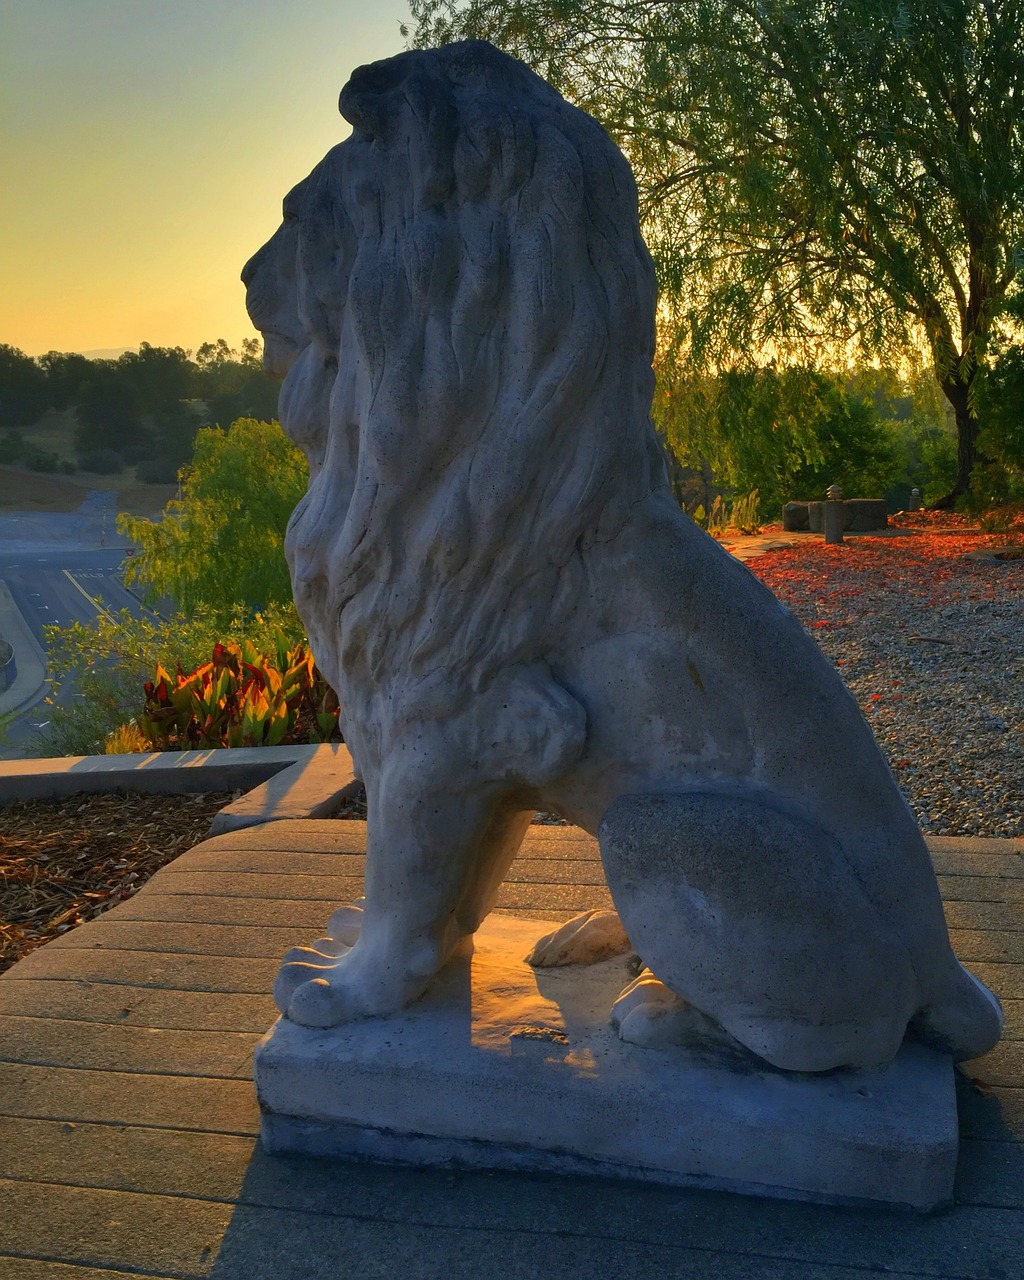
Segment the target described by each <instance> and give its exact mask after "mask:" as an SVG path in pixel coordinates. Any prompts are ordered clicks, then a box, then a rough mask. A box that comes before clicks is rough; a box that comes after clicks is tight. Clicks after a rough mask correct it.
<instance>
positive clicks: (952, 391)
mask: <svg viewBox="0 0 1024 1280" xmlns="http://www.w3.org/2000/svg"><path fill="white" fill-rule="evenodd" d="M410 7H411V11H412V14H413V17H414V19H415V24H416V25H415V31H414V33H413V42H414V43H415V44H417V45H432V44H439V43H445V42H447V41H449V40H453V39H461V38H465V37H471V36H481V37H485V38H488V39H490V40H492V41H494V43H496V44H498V45H499V46H500V47H503V48H505V49H506V50H508V51H509V52H511V53H514V54H516V55H518V56H520V57H522V58H524V59H525V60H526V61H527V62H529V63H530V64H531V65H532V66H534V67H535V68H536V69H537V70H538V71H539V72H540V73H541V74H542V75H544V76H545V77H546V78H547V79H549V80H550V81H551V82H552V83H554V84H555V85H556V86H557V87H558V88H559V89H561V90H562V91H563V92H564V93H566V95H567V96H568V97H569V98H570V99H571V100H573V101H575V102H577V103H578V104H579V105H580V106H582V107H584V108H585V109H586V110H588V111H590V112H591V113H592V114H593V115H595V116H596V117H597V118H598V119H599V120H601V121H602V122H603V123H604V124H605V126H606V127H607V128H608V130H609V131H610V133H611V134H612V136H613V137H614V138H615V139H616V140H617V141H618V142H619V143H620V145H621V146H622V147H623V149H624V150H625V152H626V154H627V155H628V156H629V159H630V161H631V162H632V164H633V167H634V171H635V172H636V175H637V180H638V185H639V190H640V199H641V213H642V217H643V220H644V230H645V234H646V236H647V239H648V242H649V244H650V245H651V248H652V252H653V253H654V255H655V259H656V261H657V263H658V268H659V278H660V281H661V286H662V290H663V301H664V305H665V309H666V318H667V320H668V322H669V324H670V327H671V331H672V333H673V335H674V337H675V338H676V340H677V345H678V347H679V349H681V350H683V351H685V352H686V354H687V356H688V357H691V358H692V357H694V356H697V357H700V356H706V357H710V358H712V359H714V360H716V361H718V362H719V363H722V362H728V361H730V360H735V359H736V358H737V357H740V358H742V357H743V356H744V355H745V354H746V353H748V352H750V351H758V352H761V351H764V350H765V349H767V350H768V351H769V352H775V353H776V354H778V355H780V356H784V357H787V358H789V357H791V356H792V355H793V354H794V353H797V354H798V356H799V358H803V359H807V358H808V357H809V356H814V355H815V354H817V355H818V356H820V355H821V353H822V352H825V353H832V354H833V355H834V354H835V353H836V352H837V351H842V352H845V351H848V350H849V349H850V347H851V346H855V347H859V348H861V349H862V350H863V351H865V352H869V353H880V352H881V353H888V354H890V355H891V354H892V352H893V351H894V350H899V351H901V352H903V353H906V352H913V351H915V350H917V349H919V348H920V346H921V344H922V343H923V344H924V346H925V348H926V349H927V352H928V354H929V356H930V360H931V363H932V365H933V367H934V369H935V371H936V375H937V378H938V381H939V385H940V386H941V388H942V391H943V393H944V395H945V396H946V397H947V399H948V400H949V402H950V404H951V405H952V407H953V410H954V412H955V414H956V422H957V429H958V436H959V452H958V469H957V475H956V480H955V483H954V485H953V489H952V491H951V493H950V494H949V495H947V498H948V499H949V500H952V499H953V498H954V497H955V496H957V495H958V494H960V493H962V492H964V491H966V490H967V488H968V487H969V483H970V476H971V471H972V468H973V465H974V462H975V459H976V456H977V437H978V430H979V421H978V418H977V414H976V411H977V404H976V399H977V397H976V376H977V372H978V369H979V367H980V364H981V360H982V358H983V355H984V352H985V349H986V345H987V343H988V340H989V337H990V333H991V328H992V322H993V317H994V315H995V312H996V310H997V308H998V307H999V304H1000V302H1001V300H1002V299H1003V298H1004V297H1006V296H1007V294H1008V293H1010V292H1012V291H1013V290H1014V289H1015V288H1016V287H1017V285H1018V283H1019V276H1020V271H1021V266H1022V243H1024V124H1022V113H1021V96H1022V92H1024V0H901V2H900V3H899V4H896V3H894V2H893V0H838V2H837V3H825V2H824V0H647V2H646V3H640V2H636V3H634V2H633V0H410Z"/></svg>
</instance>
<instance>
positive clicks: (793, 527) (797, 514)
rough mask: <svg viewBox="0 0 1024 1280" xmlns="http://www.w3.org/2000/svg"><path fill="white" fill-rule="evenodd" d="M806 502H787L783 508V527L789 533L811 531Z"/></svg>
mask: <svg viewBox="0 0 1024 1280" xmlns="http://www.w3.org/2000/svg"><path fill="white" fill-rule="evenodd" d="M808 506H809V504H808V503H806V502H787V503H786V505H785V506H784V507H783V508H782V527H783V529H785V531H786V532H787V533H806V532H807V531H808V530H809V529H810V527H811V526H810V518H809V513H808V510H807V508H808Z"/></svg>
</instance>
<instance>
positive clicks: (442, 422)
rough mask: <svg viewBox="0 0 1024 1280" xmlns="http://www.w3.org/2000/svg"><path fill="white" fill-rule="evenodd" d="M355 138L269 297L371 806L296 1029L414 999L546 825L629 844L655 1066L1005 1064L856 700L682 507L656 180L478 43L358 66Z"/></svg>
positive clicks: (638, 1008) (296, 994) (296, 1005)
mask: <svg viewBox="0 0 1024 1280" xmlns="http://www.w3.org/2000/svg"><path fill="white" fill-rule="evenodd" d="M341 111H342V114H343V115H344V116H345V117H346V119H348V120H349V121H350V122H351V124H352V126H353V133H352V135H351V137H350V138H349V139H348V140H346V141H345V142H343V143H342V144H341V145H339V146H337V147H335V148H334V149H333V150H332V151H331V152H329V153H328V155H327V156H326V158H325V159H324V160H323V161H322V162H321V163H320V164H319V165H318V166H317V167H316V168H315V169H314V170H313V172H312V173H311V174H310V176H309V177H308V178H307V179H306V180H305V181H304V182H302V183H300V184H299V186H297V187H296V188H295V189H294V190H293V191H292V192H291V193H290V194H289V195H288V196H287V197H286V199H285V202H284V222H283V225H282V227H281V228H280V230H279V231H278V232H277V233H276V234H275V236H274V237H273V238H272V239H271V240H270V241H269V243H268V244H267V245H266V246H264V248H263V249H261V250H260V251H259V252H258V253H257V254H256V256H255V257H254V258H253V259H252V260H251V262H250V263H249V264H248V265H247V267H246V269H245V271H244V273H243V280H245V282H246V283H247V285H248V296H247V303H248V306H249V310H250V314H251V316H252V319H253V322H254V323H255V325H256V327H257V328H258V329H260V330H261V331H262V332H263V334H264V338H265V342H266V361H267V365H268V367H270V368H271V369H273V370H276V371H277V372H278V373H279V374H281V375H284V384H283V387H282V391H281V401H280V416H281V421H282V423H283V425H284V427H285V429H286V430H287V431H288V432H289V434H290V435H291V436H292V437H293V438H294V439H295V440H296V441H297V442H298V443H299V444H300V445H301V446H302V448H303V449H304V450H305V452H306V454H307V456H308V458H309V464H310V482H309V490H308V493H307V494H306V496H305V497H304V499H303V500H302V502H301V503H300V504H299V506H298V507H297V508H296V510H295V513H294V515H293V516H292V519H291V523H290V526H289V530H288V537H287V544H286V549H287V555H288V559H289V564H290V567H291V573H292V581H293V585H294V591H295V600H296V604H297V606H298V609H299V612H300V614H301V616H302V618H303V619H304V621H305V623H306V625H307V627H308V629H309V635H310V638H311V641H312V644H313V648H314V651H315V652H316V654H317V659H318V661H319V663H320V665H321V667H322V668H323V670H324V672H325V674H326V675H327V677H328V678H329V679H330V681H331V682H332V684H333V685H334V687H335V688H336V689H337V691H338V693H339V695H340V698H341V705H342V723H343V728H344V733H345V738H346V741H347V742H348V744H349V746H350V749H351V751H352V756H353V760H354V762H355V765H356V770H357V773H358V775H359V776H360V777H361V778H362V779H363V780H364V782H365V785H366V792H367V801H368V827H367V858H366V898H365V903H364V904H363V907H362V909H360V908H358V907H352V908H345V909H343V910H341V911H339V912H338V913H336V915H335V916H334V917H333V918H332V922H331V925H330V926H329V931H330V935H331V936H330V937H329V938H327V939H322V940H321V941H320V942H319V943H316V944H314V946H313V947H311V948H298V949H296V950H295V951H292V952H290V953H289V955H288V956H287V957H286V959H285V963H284V965H283V967H282V969H281V973H280V975H279V978H278V981H277V984H276V987H275V996H276V999H277V1003H278V1007H279V1008H280V1009H281V1010H282V1012H283V1013H285V1014H286V1015H287V1016H288V1017H289V1018H290V1019H293V1020H294V1021H296V1022H298V1023H303V1024H306V1025H309V1026H315V1027H326V1026H331V1025H334V1024H337V1023H339V1022H342V1021H344V1020H347V1019H352V1018H357V1017H362V1016H368V1015H384V1014H389V1013H392V1012H394V1011H397V1010H399V1009H401V1008H402V1007H403V1006H405V1005H407V1004H408V1003H410V1002H411V1001H413V1000H415V999H416V998H417V997H418V996H419V995H420V994H421V993H422V992H423V991H424V989H425V988H426V987H427V985H428V984H429V983H430V981H431V978H432V977H433V975H434V974H435V973H436V972H437V971H438V969H439V968H440V966H441V965H443V964H444V963H445V961H446V960H447V959H448V957H449V956H450V955H451V954H452V952H453V950H454V949H455V948H456V947H457V946H458V945H459V944H460V942H461V941H462V940H463V939H464V938H467V937H468V936H469V935H471V934H472V933H473V932H474V931H475V930H476V929H477V927H478V926H479V924H480V923H481V921H482V920H483V919H484V917H485V916H486V915H487V913H488V912H489V911H490V909H491V907H492V905H493V903H494V899H495V895H496V893H497V890H498V887H499V885H500V883H501V881H502V879H503V877H504V876H505V873H506V871H507V870H508V867H509V864H510V863H511V862H512V859H513V858H514V857H515V854H516V850H517V849H518V847H519V845H520V842H521V840H522V838H523V835H524V832H525V831H526V828H527V825H528V824H529V822H530V820H531V816H532V814H533V813H534V811H535V810H537V809H544V810H550V811H553V812H555V813H558V814H561V815H563V816H564V817H565V818H567V819H568V820H569V821H570V822H573V823H576V824H578V825H579V826H581V827H583V828H584V829H585V830H586V831H589V832H592V833H596V835H597V836H598V839H599V841H600V846H601V854H602V859H603V862H604V866H605V871H606V875H607V879H608V884H609V887H610V889H611V893H612V897H613V900H614V902H615V905H616V908H617V911H618V914H619V916H620V917H621V921H622V925H623V926H624V929H625V933H626V934H628V937H629V939H630V940H631V942H632V945H633V947H634V948H635V949H636V951H637V952H638V953H639V955H640V956H641V957H642V959H643V962H644V963H645V964H646V965H647V966H648V969H649V971H650V972H647V973H645V974H644V975H642V977H641V979H640V981H639V982H638V983H637V984H634V987H633V988H631V989H629V990H628V991H627V992H626V993H625V995H624V996H623V997H622V999H621V1000H620V1002H619V1007H618V1008H617V1010H616V1019H617V1021H618V1023H619V1025H620V1031H621V1034H622V1035H624V1036H626V1037H627V1038H631V1039H634V1040H638V1041H640V1042H641V1043H660V1042H661V1041H662V1039H663V1038H664V1031H665V1028H666V1027H670V1028H672V1035H673V1036H685V1033H686V1028H687V1026H690V1027H691V1028H692V1027H694V1026H697V1025H698V1024H699V1027H700V1028H702V1029H703V1030H705V1031H706V1030H707V1029H708V1028H713V1029H715V1030H716V1031H717V1033H718V1034H720V1035H721V1036H722V1038H723V1039H724V1040H727V1041H730V1042H733V1043H735V1042H738V1043H739V1044H740V1045H742V1046H744V1047H745V1048H746V1049H747V1050H749V1051H750V1052H752V1053H754V1054H756V1055H757V1056H758V1057H759V1058H761V1059H763V1060H765V1061H767V1062H768V1063H770V1064H772V1065H774V1066H776V1067H779V1068H783V1069H789V1070H798V1071H823V1070H828V1069H831V1068H834V1067H839V1066H860V1067H862V1066H874V1065H877V1064H881V1063H885V1062H888V1061H889V1060H890V1059H891V1058H892V1057H893V1056H894V1055H895V1054H896V1052H897V1050H898V1048H899V1046H900V1044H901V1042H902V1040H903V1038H904V1035H905V1033H906V1032H907V1029H908V1026H909V1028H910V1029H911V1031H913V1032H914V1033H916V1034H917V1035H918V1036H920V1037H921V1038H923V1039H924V1040H926V1041H928V1042H930V1043H932V1044H935V1045H938V1046H941V1047H944V1048H946V1049H948V1050H949V1051H950V1052H951V1053H952V1054H953V1055H954V1056H955V1057H957V1058H964V1057H973V1056H976V1055H979V1054H981V1053H983V1052H984V1051H986V1050H987V1049H989V1048H990V1047H991V1046H992V1045H993V1044H994V1043H995V1042H996V1040H997V1039H998V1038H999V1035H1000V1030H1001V1022H1002V1019H1001V1011H1000V1008H999V1005H998V1002H997V1001H996V999H995V997H994V996H992V995H991V993H989V992H988V991H987V989H986V988H985V987H983V986H982V985H981V984H980V983H979V982H978V981H977V980H976V979H975V978H973V977H972V976H971V975H970V974H969V973H968V972H967V971H966V970H965V969H964V968H963V967H962V966H961V965H960V964H959V963H958V961H957V959H956V957H955V956H954V955H953V952H952V950H951V949H950V945H949V939H948V935H947V932H946V926H945V923H944V919H943V912H942V905H941V902H940V898H939V893H938V889H937V886H936V881H935V876H934V874H933V871H932V867H931V864H930V861H929V857H928V853H927V850H926V847H925V844H924V841H923V839H922V836H921V834H920V832H919V830H918V828H917V825H916V823H915V822H914V819H913V817H912V815H911V813H910V811H909V809H908V807H907V805H906V803H905V802H904V800H903V798H902V797H901V795H900V793H899V791H898V789H897V787H896V785H895V783H894V781H893V779H892V776H891V774H890V772H889V770H888V768H887V766H886V763H885V761H884V759H883V757H882V755H881V753H880V751H879V749H878V747H877V746H876V744H875V741H874V739H873V737H872V735H871V732H870V730H869V729H868V728H867V726H866V725H865V723H864V721H863V719H862V717H861V715H860V713H859V711H858V709H857V706H856V704H855V703H854V701H853V699H852V697H851V696H850V694H849V693H848V692H847V691H846V689H845V688H844V686H843V685H842V683H841V681H840V680H839V678H838V676H837V674H836V672H835V671H834V669H833V668H832V666H831V664H830V663H829V662H828V661H827V660H826V659H825V658H824V657H823V656H822V654H821V652H820V651H819V649H818V647H817V646H816V644H815V643H814V642H813V641H812V640H811V639H810V638H809V637H808V636H807V634H806V633H805V632H804V631H803V629H802V628H801V626H800V624H799V623H798V622H797V621H796V620H795V619H794V618H793V616H792V615H791V614H790V613H789V612H788V611H787V610H786V609H785V608H784V607H783V606H782V605H781V604H779V602H778V601H777V600H776V599H775V598H774V597H773V596H772V595H771V594H770V592H769V591H767V590H766V588H764V587H763V586H762V585H761V584H760V583H759V582H758V581H757V579H755V577H754V576H753V575H752V574H751V573H750V572H749V571H748V570H747V569H746V568H744V567H743V566H742V565H741V564H739V563H737V562H736V561H735V560H733V559H732V558H731V557H730V556H729V555H728V554H727V553H726V552H725V551H723V550H722V549H721V548H720V547H719V546H718V545H717V544H716V543H715V542H714V541H713V540H712V539H711V538H709V537H707V536H706V535H705V534H704V533H703V532H702V531H701V530H700V529H698V528H697V527H696V526H695V525H694V524H693V523H692V522H691V521H690V520H689V519H688V518H687V517H686V516H685V514H684V513H683V512H681V511H680V509H679V507H678V506H677V504H676V503H675V502H674V501H673V499H672V496H671V494H670V492H669V489H668V486H667V483H666V476H665V469H664V463H663V457H662V453H661V449H660V446H659V444H658V441H657V438H656V436H655V433H654V430H653V427H652V424H651V418H650V405H651V399H652V389H653V376H652V372H651V360H652V355H653V350H654V315H655V303H656V287H655V277H654V271H653V269H652V264H651V259H650V257H649V254H648V252H647V250H646V248H645V246H644V243H643V240H642V238H641V235H640V229H639V222H638V217H637V197H636V189H635V185H634V181H633V177H632V174H631V172H630V169H629V166H628V164H627V163H626V161H625V159H624V157H623V156H622V155H621V153H620V152H619V151H618V149H617V148H616V147H615V146H614V144H613V143H612V142H611V141H610V139H609V138H608V136H607V135H606V134H605V133H604V132H603V130H602V129H601V127H600V126H599V125H598V124H597V123H596V122H595V121H594V120H592V119H591V118H590V117H589V116H587V115H585V114H584V113H583V112H581V111H579V110H577V109H575V108H573V107H571V106H569V105H568V104H567V103H566V102H565V101H564V100H563V99H562V98H561V97H560V96H559V95H558V94H557V93H556V92H555V91H554V90H553V89H552V88H550V87H549V86H548V85H546V84H545V83H544V82H543V81H542V80H540V79H539V78H538V77H536V76H535V75H534V74H533V73H532V72H531V71H529V70H528V69H527V68H526V67H524V66H523V65H522V64H520V63H518V62H516V61H515V60H513V59H511V58H509V57H507V56H505V55H503V54H501V53H499V52H497V51H496V50H495V49H493V48H491V47H490V46H488V45H486V44H481V43H467V44H456V45H451V46H449V47H447V48H444V49H440V50H436V51H433V52H410V53H404V54H401V55H399V56H398V57H395V58H391V59H389V60H388V61H385V62H379V63H375V64H373V65H372V66H367V67H362V68H360V69H359V70H357V71H356V72H355V73H354V75H353V76H352V78H351V80H350V81H349V83H348V85H347V86H346V87H345V89H344V90H343V92H342V95H341ZM593 927H594V921H589V922H584V923H583V924H582V925H580V926H579V927H578V928H577V927H576V926H570V927H569V929H568V930H560V931H559V934H558V935H557V937H556V940H555V941H554V942H553V943H551V944H550V945H547V944H542V945H541V946H540V948H539V951H538V958H539V959H540V960H541V961H543V960H544V957H545V953H548V954H549V955H553V954H554V953H555V952H557V953H558V958H560V959H564V958H566V952H567V950H568V953H569V958H572V956H573V955H580V954H583V955H585V954H586V952H587V950H588V937H589V933H590V931H592V930H593ZM607 927H608V922H607V920H605V921H604V922H603V924H602V925H601V929H599V930H598V932H601V931H602V930H603V933H602V934H601V936H602V941H601V942H600V945H602V946H604V945H606V943H607V937H606V935H607ZM612 931H613V933H614V931H615V930H614V928H613V930H612ZM619 932H620V933H621V930H619Z"/></svg>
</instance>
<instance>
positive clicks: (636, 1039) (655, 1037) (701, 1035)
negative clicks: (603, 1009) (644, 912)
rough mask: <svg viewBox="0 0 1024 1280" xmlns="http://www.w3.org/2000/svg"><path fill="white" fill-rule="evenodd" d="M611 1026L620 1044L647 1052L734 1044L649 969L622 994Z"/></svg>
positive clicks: (722, 1031) (716, 1025)
mask: <svg viewBox="0 0 1024 1280" xmlns="http://www.w3.org/2000/svg"><path fill="white" fill-rule="evenodd" d="M611 1022H612V1026H613V1027H614V1028H615V1029H616V1030H617V1031H618V1033H619V1039H620V1040H625V1041H627V1042H628V1043H630V1044H636V1045H640V1046H641V1048H644V1049H667V1048H668V1047H669V1046H670V1045H688V1046H692V1047H696V1046H699V1045H703V1046H706V1045H709V1044H713V1045H719V1046H721V1045H723V1044H727V1043H728V1044H732V1043H734V1042H733V1040H732V1037H731V1036H730V1035H729V1034H728V1033H727V1032H726V1031H724V1030H723V1028H722V1027H720V1026H719V1025H718V1023H717V1022H715V1021H714V1020H713V1019H712V1018H709V1017H708V1016H707V1015H706V1014H703V1013H701V1011H700V1010H699V1009H696V1008H694V1006H693V1005H692V1004H689V1003H688V1002H687V1001H685V1000H683V999H682V998H681V997H680V996H677V995H676V993H675V992H674V991H671V990H670V989H669V988H668V987H666V986H665V984H664V983H663V982H661V981H659V979H657V978H656V977H655V976H654V974H653V973H651V971H650V969H644V970H643V972H642V973H641V974H640V976H639V977H638V978H636V979H635V980H634V981H633V982H631V983H630V984H629V986H628V987H626V988H625V989H624V990H623V991H622V993H621V995H620V996H619V998H618V999H617V1000H616V1001H615V1004H614V1005H613V1006H612V1017H611Z"/></svg>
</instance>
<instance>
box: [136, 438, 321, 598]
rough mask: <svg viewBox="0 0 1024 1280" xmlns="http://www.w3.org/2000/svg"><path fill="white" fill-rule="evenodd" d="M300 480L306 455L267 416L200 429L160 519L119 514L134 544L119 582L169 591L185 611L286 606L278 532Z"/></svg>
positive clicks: (300, 490)
mask: <svg viewBox="0 0 1024 1280" xmlns="http://www.w3.org/2000/svg"><path fill="white" fill-rule="evenodd" d="M307 478H308V472H307V467H306V460H305V458H304V457H303V455H302V453H301V452H300V451H299V450H298V449H297V448H296V447H295V445H293V444H292V443H291V441H290V440H289V439H288V438H287V436H285V434H284V432H283V431H282V430H281V428H280V427H279V426H278V425H277V423H276V422H273V423H268V422H258V421H256V420H255V419H253V418H240V419H239V420H238V421H237V422H234V423H232V425H231V427H230V428H229V429H228V430H227V431H224V430H222V429H221V428H220V427H205V428H202V429H201V430H200V431H199V432H198V434H197V435H196V440H195V453H194V455H193V458H192V462H191V464H190V465H189V466H188V467H187V468H186V469H185V471H184V472H183V477H182V485H181V497H180V499H176V500H174V501H171V502H169V503H168V504H167V508H166V510H165V512H164V514H163V518H162V519H160V520H156V521H153V520H147V519H145V518H144V517H136V516H129V515H122V516H120V517H119V518H118V528H119V529H120V531H121V532H122V533H123V534H124V535H125V536H126V537H128V538H129V539H131V541H132V542H134V543H135V544H136V545H137V547H138V551H137V552H136V554H135V556H134V557H133V558H132V559H131V560H130V561H129V563H128V570H127V573H126V581H128V582H129V583H131V582H137V583H140V584H141V585H142V586H144V587H146V588H148V589H149V590H151V591H152V592H154V593H156V594H157V595H167V596H170V597H171V598H172V599H173V600H174V601H175V602H176V603H177V604H178V606H179V607H180V608H181V609H182V610H183V612H185V613H186V614H191V613H193V612H194V611H196V610H198V609H201V608H205V609H207V610H208V611H212V612H213V613H214V614H217V613H218V612H220V613H222V614H223V615H224V616H229V615H230V614H231V613H232V611H233V610H234V609H235V607H236V606H237V605H239V604H244V605H246V606H248V607H249V608H250V609H251V610H257V611H258V610H262V609H264V608H265V607H267V606H268V605H282V606H285V605H290V603H291V598H292V592H291V583H290V581H289V578H288V568H287V565H286V563H285V559H284V532H285V528H286V526H287V523H288V518H289V516H290V515H291V513H292V510H293V509H294V507H295V505H296V504H297V503H298V501H299V499H300V498H301V497H302V495H303V494H304V493H305V490H306V482H307Z"/></svg>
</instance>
